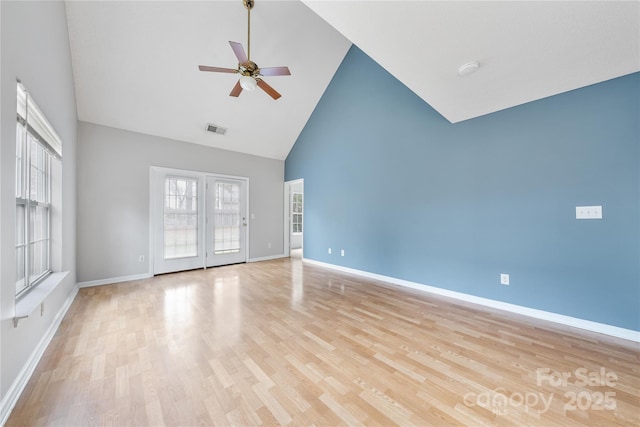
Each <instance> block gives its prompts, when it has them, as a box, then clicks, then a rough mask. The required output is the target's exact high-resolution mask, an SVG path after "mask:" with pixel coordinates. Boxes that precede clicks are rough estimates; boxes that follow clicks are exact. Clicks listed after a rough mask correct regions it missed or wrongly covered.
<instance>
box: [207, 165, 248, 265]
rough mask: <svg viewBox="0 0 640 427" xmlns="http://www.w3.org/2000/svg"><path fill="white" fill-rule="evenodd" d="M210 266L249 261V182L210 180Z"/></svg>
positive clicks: (215, 178)
mask: <svg viewBox="0 0 640 427" xmlns="http://www.w3.org/2000/svg"><path fill="white" fill-rule="evenodd" d="M206 198H207V221H206V222H207V260H206V262H207V267H214V266H217V265H225V264H236V263H240V262H246V261H247V224H248V221H247V211H248V210H247V181H246V180H243V179H234V178H228V177H220V176H208V177H207V195H206Z"/></svg>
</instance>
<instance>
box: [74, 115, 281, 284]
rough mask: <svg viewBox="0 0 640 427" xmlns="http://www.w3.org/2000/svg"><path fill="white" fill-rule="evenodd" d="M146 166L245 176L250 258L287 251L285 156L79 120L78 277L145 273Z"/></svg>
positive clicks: (147, 226)
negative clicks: (141, 258) (250, 216)
mask: <svg viewBox="0 0 640 427" xmlns="http://www.w3.org/2000/svg"><path fill="white" fill-rule="evenodd" d="M216 137H218V138H220V136H212V138H216ZM151 166H162V167H167V168H176V169H186V170H193V171H199V172H210V173H220V174H225V175H235V176H243V177H248V178H249V209H250V212H251V213H252V214H254V215H255V218H254V219H250V221H251V222H250V226H251V227H250V230H251V231H250V232H251V235H250V240H249V256H250V258H260V257H266V256H271V255H280V254H282V253H283V252H284V251H283V245H284V239H283V229H282V227H283V212H282V204H283V197H284V195H283V191H282V188H283V184H284V161H282V160H273V159H266V158H263V157H257V156H251V155H248V154H242V153H236V152H232V151H226V150H220V149H216V148H210V147H205V146H202V145H195V144H191V143H186V142H181V141H175V140H171V139H166V138H160V137H157V136H151V135H145V134H141V133H135V132H130V131H126V130H122V129H116V128H111V127H106V126H99V125H95V124H92V123H85V122H80V124H79V128H78V242H77V243H78V258H77V261H78V282H86V281H93V280H104V279H112V278H117V277H126V276H132V275H139V274H145V273H147V272H148V271H149V261H150V258H151V256H150V254H149V170H150V167H151ZM269 244H271V248H269ZM140 255H144V257H145V262H144V263H140V262H138V257H139V256H140Z"/></svg>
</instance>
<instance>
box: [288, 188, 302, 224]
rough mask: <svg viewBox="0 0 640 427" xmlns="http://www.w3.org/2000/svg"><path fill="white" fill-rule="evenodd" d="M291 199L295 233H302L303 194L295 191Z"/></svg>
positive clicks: (292, 221)
mask: <svg viewBox="0 0 640 427" xmlns="http://www.w3.org/2000/svg"><path fill="white" fill-rule="evenodd" d="M292 196H293V198H292V199H291V212H292V218H291V223H292V227H293V232H294V233H302V194H301V193H293V194H292Z"/></svg>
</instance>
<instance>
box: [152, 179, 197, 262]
mask: <svg viewBox="0 0 640 427" xmlns="http://www.w3.org/2000/svg"><path fill="white" fill-rule="evenodd" d="M204 187H205V183H204V178H203V175H202V174H197V173H189V172H187V171H177V172H176V173H172V172H170V171H164V170H155V171H153V174H152V191H153V193H152V194H153V197H152V215H154V218H153V229H154V230H153V233H154V239H153V242H154V244H153V246H154V250H153V273H154V274H162V273H169V272H174V271H183V270H191V269H195V268H202V267H204V263H205V250H204V249H205V248H204V238H203V236H204V229H205V227H204V221H205V216H204V206H205V202H204V198H205V190H204Z"/></svg>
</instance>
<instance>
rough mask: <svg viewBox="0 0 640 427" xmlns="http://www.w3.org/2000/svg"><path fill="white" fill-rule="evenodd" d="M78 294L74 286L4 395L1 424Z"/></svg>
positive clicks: (0, 408)
mask: <svg viewBox="0 0 640 427" xmlns="http://www.w3.org/2000/svg"><path fill="white" fill-rule="evenodd" d="M77 294H78V287H77V286H74V287H73V290H72V291H71V293H70V294H69V296H68V297H67V299H66V301H65V302H64V304H63V305H62V307H61V308H60V310H59V311H58V314H56V317H55V318H54V319H53V321H52V322H51V325H50V326H49V328H48V329H47V331H46V332H45V334H44V336H43V337H42V339H41V340H40V342H39V343H38V345H37V346H36V348H35V349H34V350H33V353H31V356H29V358H28V359H27V361H26V363H25V364H24V365H23V366H22V369H21V370H20V372H19V373H18V376H17V377H16V379H15V381H14V382H13V384H11V387H9V390H7V394H6V395H5V396H4V399H2V402H0V426H3V425H5V423H6V422H7V420H8V419H9V415H11V411H13V408H14V407H15V406H16V403H17V402H18V399H19V398H20V395H21V394H22V392H23V391H24V388H25V387H26V386H27V383H28V382H29V379H31V375H33V371H35V369H36V366H38V363H39V362H40V359H41V358H42V355H43V354H44V352H45V350H46V349H47V347H48V346H49V343H50V342H51V340H52V339H53V336H54V335H55V334H56V332H57V331H58V327H59V326H60V323H62V319H64V316H65V314H67V310H69V307H71V303H73V300H74V299H75V297H76V295H77Z"/></svg>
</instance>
